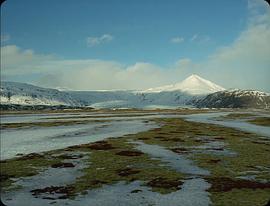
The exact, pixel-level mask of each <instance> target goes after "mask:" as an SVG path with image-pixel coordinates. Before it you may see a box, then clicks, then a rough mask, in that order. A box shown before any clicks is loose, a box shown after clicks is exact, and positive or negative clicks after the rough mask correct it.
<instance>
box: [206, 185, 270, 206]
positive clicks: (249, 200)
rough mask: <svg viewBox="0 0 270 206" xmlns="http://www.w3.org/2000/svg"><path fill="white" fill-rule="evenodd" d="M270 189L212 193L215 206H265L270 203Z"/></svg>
mask: <svg viewBox="0 0 270 206" xmlns="http://www.w3.org/2000/svg"><path fill="white" fill-rule="evenodd" d="M269 195H270V189H264V190H262V189H256V190H251V189H241V190H239V189H234V190H232V191H230V192H224V193H212V194H211V200H212V202H213V203H214V204H213V205H215V206H239V205H245V206H263V205H267V202H268V201H269Z"/></svg>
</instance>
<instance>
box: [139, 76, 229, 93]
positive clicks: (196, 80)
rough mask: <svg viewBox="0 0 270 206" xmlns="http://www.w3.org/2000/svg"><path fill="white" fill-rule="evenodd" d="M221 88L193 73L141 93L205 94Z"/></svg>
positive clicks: (221, 88) (221, 89)
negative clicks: (182, 78) (182, 79)
mask: <svg viewBox="0 0 270 206" xmlns="http://www.w3.org/2000/svg"><path fill="white" fill-rule="evenodd" d="M223 90H225V89H224V88H223V87H221V86H219V85H217V84H215V83H213V82H210V81H208V80H206V79H203V78H202V77H200V76H198V75H196V74H193V75H191V76H189V77H188V78H186V79H185V80H184V81H182V82H180V83H177V84H171V85H166V86H162V87H156V88H150V89H148V90H145V91H143V93H156V92H169V91H182V92H186V93H188V94H191V95H205V94H210V93H213V92H218V91H223Z"/></svg>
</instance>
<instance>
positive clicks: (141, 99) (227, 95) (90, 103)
mask: <svg viewBox="0 0 270 206" xmlns="http://www.w3.org/2000/svg"><path fill="white" fill-rule="evenodd" d="M0 98H1V107H2V108H10V107H11V105H12V108H13V109H14V108H16V107H14V105H21V106H22V105H31V106H32V107H33V106H35V105H36V106H37V105H39V106H40V105H44V106H46V107H47V106H54V107H55V106H57V105H58V106H59V105H62V106H71V107H94V108H176V107H200V108H201V107H208V108H269V106H270V95H269V94H268V93H264V92H259V91H254V90H225V89H224V88H223V87H221V86H219V85H217V84H214V83H213V82H210V81H208V80H206V79H203V78H201V77H199V76H198V75H191V76H189V77H188V78H187V79H185V80H184V81H182V82H180V83H177V84H174V85H166V86H162V87H157V88H150V89H147V90H144V91H130V90H123V91H59V90H56V89H48V88H42V87H37V86H33V85H30V84H25V83H17V82H2V83H1V90H0ZM21 106H20V108H22V107H21Z"/></svg>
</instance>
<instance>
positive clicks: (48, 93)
mask: <svg viewBox="0 0 270 206" xmlns="http://www.w3.org/2000/svg"><path fill="white" fill-rule="evenodd" d="M0 102H1V104H20V105H70V106H76V105H77V106H78V104H79V103H78V101H77V100H75V99H73V98H72V97H71V96H70V95H69V94H68V93H65V92H60V91H58V90H56V89H47V88H42V87H37V86H34V85H30V84H25V83H18V82H1V90H0Z"/></svg>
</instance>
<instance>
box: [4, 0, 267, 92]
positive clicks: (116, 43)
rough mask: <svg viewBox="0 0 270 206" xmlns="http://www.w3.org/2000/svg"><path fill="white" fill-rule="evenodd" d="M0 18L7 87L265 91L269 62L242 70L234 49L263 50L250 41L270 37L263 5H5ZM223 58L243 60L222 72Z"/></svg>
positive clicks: (236, 0) (237, 1)
mask: <svg viewBox="0 0 270 206" xmlns="http://www.w3.org/2000/svg"><path fill="white" fill-rule="evenodd" d="M1 13H2V14H1V15H2V18H1V39H2V40H1V43H2V44H1V46H2V47H1V50H2V53H4V54H3V55H2V59H3V60H4V62H3V63H1V64H2V65H1V68H2V71H3V75H2V76H1V77H2V79H4V80H17V81H23V82H30V83H36V84H41V85H44V86H52V87H68V88H74V89H120V88H123V89H125V88H127V89H136V88H147V87H153V86H160V85H162V84H167V83H175V82H177V81H181V80H182V79H183V78H185V77H186V76H188V75H189V74H191V73H198V74H199V75H202V76H203V77H205V78H207V79H210V80H212V81H215V82H216V83H220V84H222V86H224V87H227V88H229V87H240V88H248V87H250V88H255V89H262V90H266V91H270V88H269V86H268V85H269V84H267V82H266V81H267V79H266V78H265V76H266V75H268V74H270V73H269V69H270V63H269V61H267V58H266V57H264V56H263V57H262V60H260V59H259V60H258V58H257V60H255V58H254V61H252V62H250V60H249V61H248V63H249V65H252V67H250V66H248V67H250V68H247V65H245V64H247V63H245V62H246V61H245V58H248V57H249V56H247V55H246V54H245V53H248V52H246V51H245V50H244V49H242V50H241V48H240V50H239V48H238V47H239V46H240V47H241V46H242V48H245V47H246V46H248V45H250V47H248V49H250V50H251V51H252V50H253V51H256V53H257V54H258V53H259V54H260V55H261V54H263V53H264V52H266V51H268V50H267V49H268V48H262V49H263V50H262V51H261V50H260V51H259V52H258V51H257V49H260V48H259V47H260V45H263V42H261V41H262V40H258V44H254V39H253V37H254V36H255V34H259V35H261V34H260V32H261V31H266V35H264V36H263V37H262V38H263V40H264V38H266V39H267V38H268V37H269V36H268V35H269V34H268V32H269V7H268V8H267V5H266V4H264V2H263V1H262V0H227V1H221V0H205V1H197V0H168V1H164V0H137V1H133V0H114V1H110V0H79V1H71V0H65V1H64V0H57V1H53V0H48V1H42V0H25V1H21V0H8V1H7V2H5V3H4V4H3V5H2V7H1ZM250 31H251V34H249V33H250ZM252 32H253V33H252ZM249 40H250V41H253V43H251V44H249V42H248V41H249ZM255 42H256V40H255ZM265 43H266V42H265ZM239 44H240V45H239ZM243 44H244V45H243ZM237 46H238V47H237ZM254 46H255V47H257V46H258V48H254ZM236 47H237V48H236ZM230 49H231V50H230ZM239 52H240V54H238V53H239ZM224 53H225V55H227V56H228V55H229V56H230V55H231V54H234V53H236V55H240V57H241V58H242V59H240V60H237V61H233V58H232V57H231V56H230V57H227V56H226V58H225V60H223V61H226V62H225V63H224V66H222V65H223V62H221V60H222V58H223V57H224ZM4 55H5V56H4ZM249 55H252V54H249ZM228 58H232V59H230V62H229V63H228ZM234 58H236V57H234ZM260 58H261V56H260ZM5 59H6V61H5ZM12 59H13V60H12ZM236 59H237V58H236ZM262 63H263V64H262ZM221 64H222V65H221ZM45 67H46V68H45ZM228 67H229V68H228ZM255 67H256V68H255ZM256 71H257V72H256ZM258 71H259V73H260V74H258ZM164 72H165V73H166V75H164ZM76 73H78V74H77V75H76V76H77V79H76V80H77V81H78V83H77V84H76V85H74V83H73V82H72V81H71V79H70V78H71V77H72V76H74V74H76ZM243 73H246V75H247V76H245V75H244V77H245V79H246V81H245V80H243V75H241V74H243ZM220 74H223V75H221V76H220ZM234 74H235V75H234ZM86 75H87V76H88V79H84V78H85V76H86ZM108 75H109V76H110V78H104V76H108ZM145 75H149V78H148V79H145ZM177 75H178V76H177ZM232 75H234V77H235V79H233V80H232V81H231V79H232ZM112 76H113V77H114V78H113V80H112V78H111V77H112ZM150 76H151V77H150ZM52 79H53V80H54V81H52ZM48 80H50V81H48ZM80 80H81V81H80ZM253 80H254V81H253ZM136 81H137V82H136ZM144 81H147V83H145V84H142V82H144ZM79 82H83V83H81V84H80V83H79ZM89 82H90V83H89Z"/></svg>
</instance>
